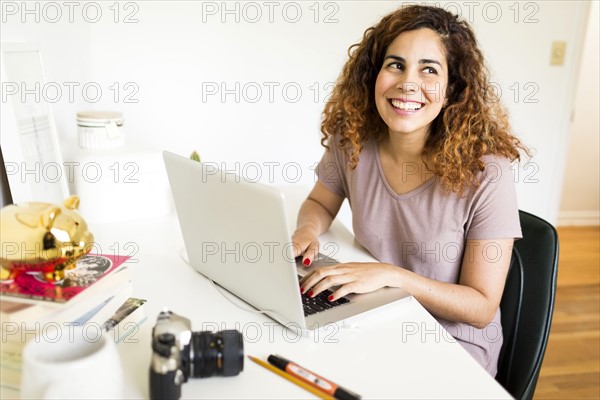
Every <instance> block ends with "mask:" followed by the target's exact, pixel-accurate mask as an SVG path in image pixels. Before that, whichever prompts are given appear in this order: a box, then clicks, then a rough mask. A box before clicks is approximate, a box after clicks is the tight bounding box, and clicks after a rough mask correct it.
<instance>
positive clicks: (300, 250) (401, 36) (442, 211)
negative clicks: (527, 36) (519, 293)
mask: <svg viewBox="0 0 600 400" xmlns="http://www.w3.org/2000/svg"><path fill="white" fill-rule="evenodd" d="M349 53H350V57H349V60H348V61H347V63H346V65H345V66H344V68H343V71H342V74H341V76H340V78H339V79H338V82H337V84H336V86H335V88H334V91H333V94H332V97H331V99H330V100H329V102H328V103H327V105H326V107H325V110H324V119H323V122H322V125H321V130H322V132H323V134H324V138H323V140H322V143H323V145H324V146H325V147H326V148H327V150H326V151H325V154H324V156H323V158H322V159H321V161H320V163H319V167H318V169H317V174H318V177H319V180H318V182H317V183H316V185H315V187H314V188H313V190H312V191H311V193H310V195H309V196H308V198H307V200H306V201H305V202H304V203H303V205H302V207H301V209H300V213H299V216H298V225H297V229H296V231H295V232H294V234H293V237H292V240H293V242H294V243H295V244H297V246H296V247H297V249H296V252H297V254H296V256H302V258H303V261H304V264H305V265H310V264H311V262H312V260H313V259H314V257H315V254H317V253H318V240H317V238H318V236H319V235H320V234H322V233H323V232H325V231H326V230H327V229H328V228H329V226H330V224H331V222H332V220H333V219H334V218H335V216H336V214H337V212H338V211H339V208H340V206H341V205H342V202H343V200H344V198H347V199H348V200H349V203H350V206H351V208H352V216H353V228H354V233H355V236H356V239H357V240H358V241H359V242H360V243H361V244H362V245H363V246H365V247H366V248H367V249H368V250H369V251H370V252H371V253H372V254H373V255H374V256H375V257H376V258H377V259H378V260H379V261H380V262H379V263H347V264H338V265H335V266H331V267H325V268H321V269H318V270H316V271H315V272H313V273H311V274H308V275H307V276H306V277H305V278H304V279H303V280H302V281H301V283H300V286H301V291H302V292H303V293H305V292H308V295H309V296H314V295H316V294H318V293H320V292H321V291H323V290H325V289H328V288H330V287H332V286H337V287H338V288H337V289H336V290H335V291H334V292H333V294H332V295H331V296H330V298H329V299H330V301H334V300H336V299H338V298H340V297H342V296H344V295H346V294H348V293H366V292H371V291H374V290H377V289H379V288H381V287H384V286H389V287H402V288H404V289H405V290H407V291H408V292H410V293H411V294H412V295H413V296H414V297H415V298H416V299H417V300H418V301H419V302H420V303H421V304H422V305H423V306H424V307H425V308H427V310H429V312H431V313H432V314H433V315H434V316H435V317H436V318H437V319H438V321H439V322H440V323H441V324H442V325H443V326H444V327H446V329H448V331H449V332H450V333H451V334H452V335H453V336H454V337H455V338H456V339H457V340H458V341H459V343H461V344H462V345H463V346H464V347H465V348H466V349H467V351H469V352H470V353H471V354H472V355H473V356H474V357H475V358H476V359H477V361H478V362H479V363H480V364H481V365H482V366H483V367H484V368H486V369H487V370H488V371H489V372H490V374H492V375H493V376H494V375H495V374H496V369H497V363H498V355H499V352H500V347H501V345H502V331H501V326H500V312H499V304H500V299H501V297H502V292H503V289H504V282H505V279H506V275H507V271H508V267H509V263H510V258H511V249H512V244H513V240H514V239H516V238H520V237H521V229H520V224H519V217H518V208H517V202H516V194H515V186H514V182H513V175H512V173H511V170H510V162H511V161H514V160H515V159H518V158H519V149H522V150H524V151H525V152H527V150H526V149H525V148H524V147H523V146H522V145H521V144H520V142H519V140H518V139H516V138H515V137H514V136H513V135H512V134H511V133H510V127H509V123H508V118H507V115H506V113H505V112H504V111H503V109H502V108H501V106H500V105H499V102H498V98H497V97H496V95H495V92H494V90H493V88H492V87H491V86H490V84H489V81H488V73H487V70H486V68H485V65H484V60H483V56H482V53H481V51H480V50H479V49H478V46H477V42H476V39H475V36H474V34H473V31H472V30H471V28H470V26H469V25H468V24H467V23H466V22H464V21H460V20H459V19H458V18H457V17H456V16H454V15H452V14H450V13H449V12H446V11H444V10H443V9H440V8H436V7H429V6H416V5H415V6H408V7H403V8H401V9H399V10H398V11H396V12H394V13H392V14H390V15H388V16H386V17H384V18H383V19H382V20H381V21H380V23H379V24H377V25H375V26H374V27H372V28H369V29H368V30H367V31H366V32H365V35H364V37H363V40H362V42H361V43H359V44H357V45H354V46H352V47H351V48H350V51H349Z"/></svg>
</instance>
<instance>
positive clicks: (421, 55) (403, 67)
mask: <svg viewBox="0 0 600 400" xmlns="http://www.w3.org/2000/svg"><path fill="white" fill-rule="evenodd" d="M447 84H448V65H447V63H446V55H445V50H444V45H443V44H442V42H441V39H440V37H439V36H438V34H437V33H436V32H434V31H433V30H431V29H428V28H422V29H417V30H413V31H408V32H403V33H401V34H400V35H398V37H397V38H396V39H395V40H394V41H393V42H392V43H391V44H390V46H389V47H388V48H387V51H386V53H385V58H384V60H383V65H382V66H381V70H380V71H379V74H378V75H377V81H376V83H375V105H376V106H377V110H378V111H379V115H380V116H381V118H382V119H383V121H384V122H385V123H386V125H387V126H388V128H389V133H390V135H394V134H402V135H411V136H413V137H414V138H422V139H423V141H424V140H425V139H426V138H427V135H428V133H429V127H430V125H431V122H432V121H433V120H434V119H435V118H436V117H437V116H438V114H439V113H440V111H441V109H442V106H443V104H444V101H445V99H446V86H447Z"/></svg>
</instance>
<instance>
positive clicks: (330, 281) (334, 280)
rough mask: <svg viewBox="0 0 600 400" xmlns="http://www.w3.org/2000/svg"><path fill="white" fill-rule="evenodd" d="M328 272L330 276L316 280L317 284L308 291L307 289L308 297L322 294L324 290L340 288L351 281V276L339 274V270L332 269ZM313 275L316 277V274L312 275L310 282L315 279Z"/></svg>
mask: <svg viewBox="0 0 600 400" xmlns="http://www.w3.org/2000/svg"><path fill="white" fill-rule="evenodd" d="M322 269H323V268H322ZM328 272H330V274H328V275H326V276H324V277H323V278H321V279H318V281H317V283H315V284H314V285H313V286H312V287H311V288H310V289H308V296H309V297H315V296H316V295H318V294H319V293H321V292H323V291H324V290H327V289H330V288H332V287H334V286H341V285H344V284H346V283H349V282H352V281H353V278H352V276H350V275H347V274H344V273H341V272H340V271H339V270H335V269H333V270H330V271H328ZM335 272H340V273H337V274H336V273H335ZM315 275H317V274H316V273H315V274H313V276H312V277H311V280H312V279H314V278H315ZM309 284H310V282H309ZM307 286H308V285H307Z"/></svg>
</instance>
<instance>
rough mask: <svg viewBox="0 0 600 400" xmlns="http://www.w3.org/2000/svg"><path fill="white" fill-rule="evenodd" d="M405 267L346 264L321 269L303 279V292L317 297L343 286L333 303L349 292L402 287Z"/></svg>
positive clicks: (301, 285) (301, 283) (336, 293)
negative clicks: (401, 277)
mask: <svg viewBox="0 0 600 400" xmlns="http://www.w3.org/2000/svg"><path fill="white" fill-rule="evenodd" d="M401 270H402V268H399V267H396V266H394V265H391V264H385V263H346V264H337V265H334V266H331V267H323V268H319V269H317V270H315V271H313V272H311V273H309V274H307V275H306V276H305V277H303V278H302V279H301V280H300V290H301V292H302V293H306V292H308V295H309V296H310V297H313V296H316V295H317V294H319V293H321V292H322V291H324V290H326V289H330V288H331V287H333V286H339V288H338V289H337V290H335V291H334V292H333V293H332V295H331V296H329V301H335V300H337V299H339V298H340V297H343V296H345V295H347V294H349V293H369V292H374V291H375V290H377V289H380V288H382V287H385V286H399V284H398V280H399V277H400V273H401Z"/></svg>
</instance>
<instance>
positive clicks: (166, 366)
mask: <svg viewBox="0 0 600 400" xmlns="http://www.w3.org/2000/svg"><path fill="white" fill-rule="evenodd" d="M243 369H244V339H243V336H242V334H241V333H240V332H239V331H237V330H223V331H219V332H214V333H213V332H209V331H204V332H192V325H191V323H190V320H189V319H187V318H184V317H182V316H180V315H177V314H175V313H173V312H171V311H169V310H163V311H161V312H160V314H159V315H158V318H157V320H156V325H154V328H152V360H151V363H150V398H151V399H179V398H180V396H181V385H182V384H183V383H184V382H187V380H188V378H189V377H192V378H206V377H209V376H213V375H221V376H235V375H237V374H239V373H240V372H241V371H242V370H243Z"/></svg>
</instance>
